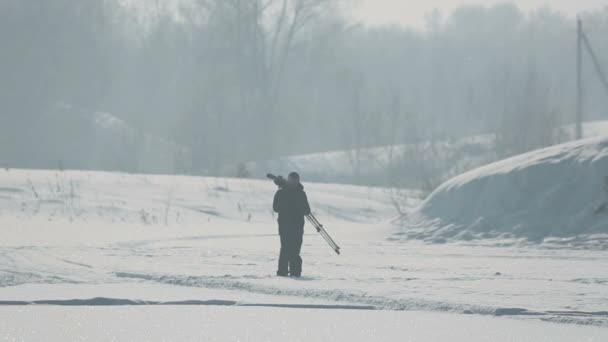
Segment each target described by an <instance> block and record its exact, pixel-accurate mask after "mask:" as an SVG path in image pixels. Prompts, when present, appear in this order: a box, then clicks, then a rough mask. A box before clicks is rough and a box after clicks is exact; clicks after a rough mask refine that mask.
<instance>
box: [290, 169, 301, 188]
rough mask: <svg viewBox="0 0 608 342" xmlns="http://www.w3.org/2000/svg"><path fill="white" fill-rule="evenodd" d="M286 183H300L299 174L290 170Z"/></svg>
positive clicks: (291, 184) (294, 184)
mask: <svg viewBox="0 0 608 342" xmlns="http://www.w3.org/2000/svg"><path fill="white" fill-rule="evenodd" d="M287 184H288V185H290V186H296V185H298V184H300V175H299V174H298V173H297V172H291V173H290V174H289V176H287Z"/></svg>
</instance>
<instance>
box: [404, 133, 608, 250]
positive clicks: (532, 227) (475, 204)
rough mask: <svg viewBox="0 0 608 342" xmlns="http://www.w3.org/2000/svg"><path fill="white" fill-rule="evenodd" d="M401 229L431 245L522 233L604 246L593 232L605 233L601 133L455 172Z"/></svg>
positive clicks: (607, 155)
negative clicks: (465, 170)
mask: <svg viewBox="0 0 608 342" xmlns="http://www.w3.org/2000/svg"><path fill="white" fill-rule="evenodd" d="M402 234H404V235H406V236H408V237H412V238H422V239H425V240H430V241H434V242H444V241H449V240H471V239H475V238H526V239H527V240H529V241H533V242H543V241H545V242H551V241H553V242H556V241H559V242H562V243H568V244H580V245H581V246H585V247H594V245H598V244H599V247H603V248H608V242H607V240H608V239H606V236H603V237H602V235H601V234H608V137H603V138H590V139H585V140H580V141H576V142H571V143H567V144H563V145H557V146H553V147H549V148H545V149H541V150H537V151H533V152H529V153H526V154H523V155H519V156H515V157H512V158H509V159H505V160H503V161H499V162H496V163H493V164H490V165H487V166H484V167H481V168H478V169H475V170H472V171H470V172H467V173H464V174H462V175H460V176H457V177H455V178H453V179H451V180H449V181H447V182H446V183H444V184H443V185H441V186H440V187H439V188H438V189H437V190H436V191H434V192H433V193H432V194H431V195H430V196H429V197H428V198H427V199H426V200H425V201H424V202H423V203H422V204H421V205H420V207H419V208H417V209H415V210H414V211H413V213H411V216H410V217H409V218H408V220H407V224H406V226H405V228H404V231H403V232H402ZM591 236H592V237H591ZM595 247H598V246H595Z"/></svg>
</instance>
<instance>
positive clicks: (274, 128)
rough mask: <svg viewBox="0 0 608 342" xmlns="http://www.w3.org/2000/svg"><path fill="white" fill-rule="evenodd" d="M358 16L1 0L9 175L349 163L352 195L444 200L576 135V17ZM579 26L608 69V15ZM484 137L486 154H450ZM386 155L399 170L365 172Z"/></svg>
mask: <svg viewBox="0 0 608 342" xmlns="http://www.w3.org/2000/svg"><path fill="white" fill-rule="evenodd" d="M348 6H349V5H348V3H345V2H339V1H331V0H286V1H273V0H269V1H257V0H255V1H236V2H230V1H214V0H208V1H192V2H171V3H168V2H162V1H156V2H154V1H147V2H139V3H136V4H134V3H133V2H127V1H122V2H121V1H81V0H53V1H17V0H2V1H0V16H2V18H1V20H0V40H1V41H2V48H1V49H2V50H1V51H2V53H1V54H0V59H1V61H2V62H1V63H0V73H1V74H2V75H3V77H2V78H1V79H0V139H1V140H0V165H1V166H2V167H5V168H44V169H49V168H50V169H91V170H114V171H126V172H134V173H169V174H193V175H214V176H248V177H262V176H263V175H264V173H262V172H263V171H262V170H259V172H258V170H255V172H254V170H252V169H251V168H252V166H251V165H252V164H251V163H257V164H256V165H258V166H257V167H259V165H267V164H265V163H267V162H269V161H273V160H280V159H281V158H286V157H289V156H296V155H303V154H319V153H325V152H331V151H344V153H346V154H348V155H349V156H350V160H351V162H352V163H351V168H350V169H347V170H342V171H343V173H344V175H345V176H344V177H346V178H348V182H351V183H359V184H377V185H399V186H400V185H408V186H413V187H422V186H427V187H434V186H436V185H438V183H439V182H440V181H441V180H445V179H446V178H447V177H448V176H449V175H450V174H453V173H457V172H462V171H466V170H467V169H470V168H473V167H475V166H478V165H481V164H482V163H486V162H489V161H493V160H497V159H500V158H504V157H507V156H510V155H514V154H517V153H522V152H526V151H529V150H532V149H535V148H539V147H544V146H549V145H553V144H556V143H558V142H563V141H567V140H570V139H573V138H574V137H573V135H572V134H571V133H572V132H571V130H570V128H571V127H572V125H573V124H574V122H575V120H576V100H577V98H576V82H575V81H576V47H577V45H576V21H575V20H573V19H572V17H571V16H568V15H566V14H564V13H560V12H558V11H555V10H552V9H551V8H550V7H545V8H543V9H539V10H534V11H524V10H521V9H519V8H518V7H516V6H515V5H513V4H498V5H492V6H485V7H484V6H464V7H460V8H457V9H455V10H453V11H452V12H450V13H447V14H445V15H439V14H438V13H437V12H431V13H429V14H427V16H426V17H425V21H424V22H425V24H424V28H416V29H414V28H408V27H406V26H396V25H386V26H381V25H375V26H370V25H362V24H360V23H358V22H356V21H354V20H353V19H351V18H350V17H349V16H348V15H346V13H347V11H346V9H348ZM581 18H582V20H583V23H584V28H585V32H586V34H587V37H588V39H589V41H590V42H591V44H592V45H593V48H594V51H595V54H596V56H597V58H598V59H599V61H600V64H603V65H608V41H606V39H605V37H606V36H608V20H607V18H608V8H605V9H603V10H600V11H595V12H586V13H584V14H583V15H582V16H581ZM585 58H587V57H585ZM582 70H583V74H582V77H583V80H584V97H583V100H584V117H583V118H584V120H585V121H592V120H599V119H605V118H606V115H607V114H608V113H606V111H607V108H608V93H607V92H606V90H605V89H604V88H603V87H602V84H601V82H600V79H599V78H598V77H597V75H596V71H595V69H594V68H593V65H592V64H591V63H590V62H589V61H588V60H587V59H586V60H585V61H584V63H583V68H582ZM470 137H483V139H485V140H484V141H485V142H484V145H483V146H484V150H483V151H481V152H480V151H478V150H476V148H477V147H478V146H477V145H475V144H464V145H463V147H462V148H459V149H457V150H453V149H452V150H450V151H449V153H447V152H446V153H443V152H442V153H438V152H437V151H438V150H440V151H444V150H445V149H444V148H443V147H442V146H444V145H445V144H446V142H450V141H452V142H454V141H459V139H466V138H470ZM404 146H410V147H411V148H403V147H404ZM393 147H394V149H393ZM377 148H383V149H385V150H386V151H388V150H390V153H389V157H387V158H385V159H386V160H383V161H382V163H381V165H378V169H380V170H381V171H377V170H376V171H375V172H376V173H373V174H371V173H370V174H368V175H367V176H366V175H363V174H362V173H364V171H362V166H361V163H363V161H362V160H364V159H362V158H363V157H362V156H363V155H364V154H365V152H366V151H368V152H369V151H377V150H374V149H377ZM444 152H445V151H444ZM372 153H375V152H372ZM387 153H388V152H387ZM466 156H475V157H479V158H478V159H476V160H473V161H470V162H468V163H466V165H460V166H459V167H458V170H453V168H454V163H453V162H452V160H453V159H454V158H456V157H457V158H458V159H463V158H465V157H466ZM247 168H249V169H247ZM269 171H272V170H269ZM383 172H384V174H388V175H390V177H385V178H384V180H383V181H382V182H378V181H377V178H378V177H377V176H379V175H382V174H383ZM412 174H416V175H418V176H416V177H415V179H412ZM348 175H351V176H352V177H348ZM429 175H431V176H429ZM407 177H409V178H407ZM429 177H432V178H433V179H431V180H429V179H428V178H429ZM340 178H342V176H340ZM405 178H407V179H405ZM317 180H327V179H326V178H324V177H323V172H322V171H320V172H318V174H317ZM332 180H335V179H332ZM429 183H432V184H429Z"/></svg>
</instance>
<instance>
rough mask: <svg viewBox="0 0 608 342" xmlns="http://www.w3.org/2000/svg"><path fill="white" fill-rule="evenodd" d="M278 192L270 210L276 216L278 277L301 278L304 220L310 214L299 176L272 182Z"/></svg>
mask: <svg viewBox="0 0 608 342" xmlns="http://www.w3.org/2000/svg"><path fill="white" fill-rule="evenodd" d="M275 183H276V184H277V185H279V190H278V191H277V192H276V194H275V195H274V201H273V204H272V207H273V209H274V211H276V212H277V213H278V214H279V218H278V223H279V235H280V237H281V252H280V254H279V267H278V270H277V275H278V276H281V277H287V276H291V277H300V276H301V275H302V258H301V257H300V250H301V248H302V238H303V235H304V217H305V216H307V215H310V205H309V204H308V198H307V197H306V193H305V192H304V186H303V185H302V184H301V183H300V175H298V174H297V173H296V172H292V173H290V174H289V176H288V177H287V181H285V180H284V179H282V181H280V180H279V181H277V180H275Z"/></svg>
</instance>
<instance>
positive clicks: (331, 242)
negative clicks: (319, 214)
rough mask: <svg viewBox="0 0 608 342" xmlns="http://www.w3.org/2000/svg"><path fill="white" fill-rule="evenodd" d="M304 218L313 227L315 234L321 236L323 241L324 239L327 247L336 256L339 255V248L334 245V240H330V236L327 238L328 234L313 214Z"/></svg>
mask: <svg viewBox="0 0 608 342" xmlns="http://www.w3.org/2000/svg"><path fill="white" fill-rule="evenodd" d="M306 218H307V219H308V222H310V223H311V224H312V225H313V226H314V227H315V229H316V230H317V232H318V233H319V234H321V236H322V237H323V239H325V241H326V242H327V244H328V245H329V247H331V248H332V249H333V250H334V252H336V254H338V255H340V247H339V246H338V245H337V244H336V242H335V241H334V239H332V238H331V236H329V234H328V233H327V231H326V230H325V228H323V225H322V224H321V223H319V221H318V220H317V218H316V217H315V216H314V215H313V214H308V215H306Z"/></svg>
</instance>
